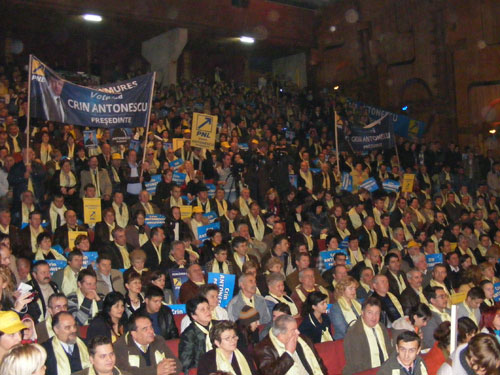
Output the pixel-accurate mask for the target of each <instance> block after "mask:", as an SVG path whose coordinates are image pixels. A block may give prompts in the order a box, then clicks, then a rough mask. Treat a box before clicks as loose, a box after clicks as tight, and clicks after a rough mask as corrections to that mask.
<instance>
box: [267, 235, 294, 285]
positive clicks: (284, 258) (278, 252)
mask: <svg viewBox="0 0 500 375" xmlns="http://www.w3.org/2000/svg"><path fill="white" fill-rule="evenodd" d="M289 250H290V243H289V242H288V238H287V237H286V235H284V234H282V235H279V236H277V237H276V238H275V239H274V242H273V246H272V249H271V250H270V251H268V252H267V253H265V254H264V255H263V257H262V259H261V263H262V265H263V266H264V267H265V265H266V264H267V262H268V261H269V259H271V258H272V257H277V258H279V259H280V260H281V263H282V265H283V268H282V271H283V274H284V275H285V276H288V275H290V274H291V273H292V272H293V269H294V267H293V264H292V257H291V255H290V252H289Z"/></svg>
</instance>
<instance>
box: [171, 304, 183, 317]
mask: <svg viewBox="0 0 500 375" xmlns="http://www.w3.org/2000/svg"><path fill="white" fill-rule="evenodd" d="M167 306H168V307H170V309H171V310H172V314H173V315H182V314H186V305H184V304H178V305H167Z"/></svg>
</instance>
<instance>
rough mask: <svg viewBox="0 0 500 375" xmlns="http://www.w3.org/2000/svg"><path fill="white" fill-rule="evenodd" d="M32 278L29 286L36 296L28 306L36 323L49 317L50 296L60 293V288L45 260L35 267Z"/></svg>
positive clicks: (29, 312) (37, 263)
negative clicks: (52, 277) (53, 279)
mask: <svg viewBox="0 0 500 375" xmlns="http://www.w3.org/2000/svg"><path fill="white" fill-rule="evenodd" d="M31 276H32V278H31V280H30V281H29V282H28V283H27V284H28V285H30V286H31V287H32V292H34V293H36V295H35V298H33V301H32V302H30V304H29V305H28V314H29V315H30V316H31V317H32V318H33V320H34V321H35V322H41V321H43V320H45V319H46V318H47V316H48V310H47V306H48V302H49V298H50V296H51V295H52V294H54V293H59V288H58V287H57V284H56V283H55V282H53V281H52V279H51V276H50V267H49V264H48V263H47V262H46V261H45V260H39V261H37V262H36V263H35V264H34V265H33V268H32V271H31Z"/></svg>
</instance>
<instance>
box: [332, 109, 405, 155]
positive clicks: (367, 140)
mask: <svg viewBox="0 0 500 375" xmlns="http://www.w3.org/2000/svg"><path fill="white" fill-rule="evenodd" d="M348 128H349V132H348V133H347V134H346V135H339V137H343V138H345V140H346V141H347V143H349V145H350V147H351V148H352V149H353V150H354V151H355V152H364V151H372V150H381V149H387V148H393V147H394V142H395V140H394V131H393V130H392V123H391V122H390V121H389V118H388V115H384V116H383V117H381V118H380V119H379V120H377V121H374V122H373V123H371V124H368V125H366V126H354V125H353V126H349V127H348ZM340 133H341V134H344V131H343V130H342V131H341V132H340Z"/></svg>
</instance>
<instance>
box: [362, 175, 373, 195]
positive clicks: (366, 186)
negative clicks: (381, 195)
mask: <svg viewBox="0 0 500 375" xmlns="http://www.w3.org/2000/svg"><path fill="white" fill-rule="evenodd" d="M359 187H360V188H363V189H366V190H368V191H369V192H370V193H373V192H374V191H375V190H378V184H377V181H376V180H375V179H374V178H373V177H370V178H369V179H367V180H364V181H363V182H362V183H361V184H360V185H359Z"/></svg>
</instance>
